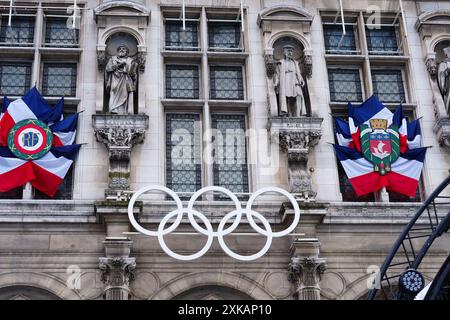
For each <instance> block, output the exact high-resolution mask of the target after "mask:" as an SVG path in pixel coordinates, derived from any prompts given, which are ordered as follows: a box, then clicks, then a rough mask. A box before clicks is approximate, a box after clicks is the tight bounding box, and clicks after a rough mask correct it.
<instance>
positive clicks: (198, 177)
mask: <svg viewBox="0 0 450 320" xmlns="http://www.w3.org/2000/svg"><path fill="white" fill-rule="evenodd" d="M183 119H188V120H193V121H194V122H196V121H199V122H200V114H198V113H177V112H171V113H166V170H165V175H166V186H167V187H168V188H169V189H171V190H173V188H174V183H173V181H172V175H171V174H172V172H173V166H172V129H171V121H173V120H183ZM194 125H195V124H194ZM194 130H195V129H194ZM200 135H201V133H200ZM193 139H194V140H193V145H192V146H193V147H194V148H195V139H196V138H195V137H193ZM197 139H199V146H198V148H201V136H200V137H197ZM199 151H200V155H199V159H197V160H198V163H194V168H195V169H194V170H195V181H194V184H193V185H195V191H197V190H199V189H201V187H202V152H201V150H199ZM192 152H193V159H194V162H195V161H196V159H195V157H196V154H195V150H192ZM178 171H180V170H178ZM181 171H190V170H181ZM173 191H175V192H177V190H173ZM195 191H194V192H195ZM181 198H182V199H188V198H189V197H188V196H181Z"/></svg>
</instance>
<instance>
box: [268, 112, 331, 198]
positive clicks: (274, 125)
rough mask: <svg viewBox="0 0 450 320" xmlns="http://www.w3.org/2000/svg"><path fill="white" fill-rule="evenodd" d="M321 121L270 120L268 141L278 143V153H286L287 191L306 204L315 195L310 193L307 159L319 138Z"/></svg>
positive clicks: (297, 119) (310, 185)
mask: <svg viewBox="0 0 450 320" xmlns="http://www.w3.org/2000/svg"><path fill="white" fill-rule="evenodd" d="M322 121H323V119H322V118H285V117H276V118H271V119H270V135H271V138H272V139H274V141H278V144H279V146H280V149H281V151H283V152H285V153H286V154H287V159H288V175H289V176H288V180H289V185H290V191H291V192H292V193H295V194H297V195H296V197H297V198H298V199H299V200H303V201H309V200H313V199H314V198H315V196H316V192H314V191H313V190H312V183H311V175H310V171H311V169H309V168H308V158H309V154H310V151H311V149H312V148H313V147H314V146H316V145H317V143H318V142H319V140H320V137H321V136H322V130H321V123H322Z"/></svg>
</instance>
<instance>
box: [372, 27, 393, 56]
mask: <svg viewBox="0 0 450 320" xmlns="http://www.w3.org/2000/svg"><path fill="white" fill-rule="evenodd" d="M366 36H367V47H368V49H369V51H370V53H371V54H398V53H397V50H398V45H397V36H396V34H395V27H394V26H392V27H391V26H382V27H376V28H366Z"/></svg>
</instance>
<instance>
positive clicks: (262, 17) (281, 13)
mask: <svg viewBox="0 0 450 320" xmlns="http://www.w3.org/2000/svg"><path fill="white" fill-rule="evenodd" d="M313 18H314V15H313V14H312V13H310V12H309V11H307V10H306V9H304V8H303V7H300V6H283V5H279V6H274V7H270V8H265V9H263V10H262V11H261V12H260V13H259V14H258V21H257V22H258V25H259V26H261V24H262V22H263V21H293V22H295V21H297V22H308V23H309V24H311V22H312V20H313Z"/></svg>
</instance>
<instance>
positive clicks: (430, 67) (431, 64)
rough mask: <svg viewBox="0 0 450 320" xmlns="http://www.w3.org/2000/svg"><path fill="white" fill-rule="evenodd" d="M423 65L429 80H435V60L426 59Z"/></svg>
mask: <svg viewBox="0 0 450 320" xmlns="http://www.w3.org/2000/svg"><path fill="white" fill-rule="evenodd" d="M425 65H426V67H427V71H428V73H429V74H430V76H431V78H433V79H434V78H435V77H436V73H437V67H438V66H437V63H436V59H435V58H431V57H429V58H427V59H426V60H425Z"/></svg>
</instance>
